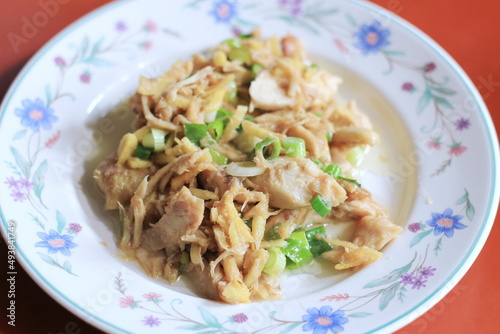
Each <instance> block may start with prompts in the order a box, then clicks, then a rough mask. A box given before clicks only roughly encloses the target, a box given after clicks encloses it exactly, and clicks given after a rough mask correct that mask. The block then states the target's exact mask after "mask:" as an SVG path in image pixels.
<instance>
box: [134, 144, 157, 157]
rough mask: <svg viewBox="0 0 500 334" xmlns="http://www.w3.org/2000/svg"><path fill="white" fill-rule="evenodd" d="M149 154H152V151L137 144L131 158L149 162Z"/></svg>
mask: <svg viewBox="0 0 500 334" xmlns="http://www.w3.org/2000/svg"><path fill="white" fill-rule="evenodd" d="M151 153H153V149H151V148H147V147H145V146H144V145H142V144H139V145H137V147H136V148H135V150H134V153H132V156H134V157H137V158H139V159H142V160H149V157H150V156H151Z"/></svg>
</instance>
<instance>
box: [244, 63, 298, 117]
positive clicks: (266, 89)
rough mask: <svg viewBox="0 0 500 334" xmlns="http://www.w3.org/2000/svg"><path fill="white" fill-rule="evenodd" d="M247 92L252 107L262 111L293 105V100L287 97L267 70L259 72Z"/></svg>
mask: <svg viewBox="0 0 500 334" xmlns="http://www.w3.org/2000/svg"><path fill="white" fill-rule="evenodd" d="M249 92H250V97H251V99H252V103H253V104H254V106H255V107H256V108H260V109H262V110H268V111H271V110H277V109H282V108H286V107H292V106H293V105H294V104H295V100H294V99H293V98H292V97H290V96H288V95H287V92H286V90H285V89H284V88H283V87H281V86H280V82H279V81H278V80H277V78H275V77H273V76H272V75H271V73H269V71H267V70H263V71H261V72H260V73H259V75H258V76H257V78H256V79H255V80H254V81H252V83H251V84H250V90H249Z"/></svg>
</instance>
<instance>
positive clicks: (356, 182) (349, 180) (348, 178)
mask: <svg viewBox="0 0 500 334" xmlns="http://www.w3.org/2000/svg"><path fill="white" fill-rule="evenodd" d="M337 179H339V180H344V181H347V182H351V183H354V184H355V185H357V186H358V187H360V188H361V183H359V182H358V181H356V180H355V179H352V178H350V177H345V176H339V177H338V178H337Z"/></svg>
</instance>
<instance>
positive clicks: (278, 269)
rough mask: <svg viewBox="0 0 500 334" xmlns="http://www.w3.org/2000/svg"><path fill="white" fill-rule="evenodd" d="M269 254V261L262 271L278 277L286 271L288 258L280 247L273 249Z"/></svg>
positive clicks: (270, 249)
mask: <svg viewBox="0 0 500 334" xmlns="http://www.w3.org/2000/svg"><path fill="white" fill-rule="evenodd" d="M267 252H268V253H269V259H268V260H267V262H266V264H265V265H264V269H262V271H263V272H264V273H266V274H268V275H271V276H278V275H279V274H281V273H282V272H283V270H285V267H286V256H285V254H283V252H282V251H281V249H279V248H278V247H271V248H269V249H268V250H267Z"/></svg>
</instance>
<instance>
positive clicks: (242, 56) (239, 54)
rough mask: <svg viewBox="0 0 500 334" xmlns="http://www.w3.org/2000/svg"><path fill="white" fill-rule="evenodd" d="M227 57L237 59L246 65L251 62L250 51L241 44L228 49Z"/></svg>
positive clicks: (232, 59)
mask: <svg viewBox="0 0 500 334" xmlns="http://www.w3.org/2000/svg"><path fill="white" fill-rule="evenodd" d="M228 58H229V60H231V61H234V60H239V61H241V62H242V63H244V64H247V65H249V64H250V63H251V62H252V54H251V53H250V50H249V49H248V48H246V47H243V46H242V47H239V48H235V47H232V48H231V50H230V51H229V54H228Z"/></svg>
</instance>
